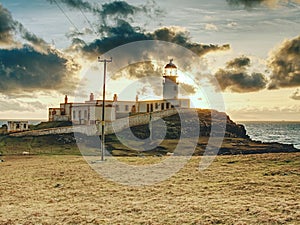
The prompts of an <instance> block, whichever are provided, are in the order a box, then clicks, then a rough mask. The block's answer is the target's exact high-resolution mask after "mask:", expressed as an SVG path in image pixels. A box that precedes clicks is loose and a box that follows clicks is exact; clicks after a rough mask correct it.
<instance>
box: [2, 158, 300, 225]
mask: <svg viewBox="0 0 300 225" xmlns="http://www.w3.org/2000/svg"><path fill="white" fill-rule="evenodd" d="M4 159H5V162H4V163H0V174H1V184H0V199H1V200H0V224H299V221H300V195H299V191H300V153H291V154H263V155H247V156H218V157H217V158H216V160H215V161H214V162H213V164H212V165H211V166H210V167H209V168H208V169H207V170H205V171H204V172H202V173H200V172H199V170H198V165H199V161H200V157H193V158H192V159H191V161H190V162H189V163H188V164H187V165H186V166H185V167H184V168H183V169H182V170H181V171H180V172H178V173H177V174H175V175H174V176H173V177H171V178H169V179H168V180H165V181H163V182H161V183H158V184H156V185H152V186H141V187H132V186H126V185H120V184H117V183H114V182H112V181H108V180H106V179H104V178H103V177H101V176H100V175H99V174H97V173H96V172H95V171H94V170H93V169H91V167H90V166H89V165H88V164H87V163H86V161H85V160H84V159H83V158H82V157H80V156H10V157H5V158H4ZM155 160H157V159H153V158H123V159H122V161H125V162H128V163H131V164H143V163H149V162H151V161H155Z"/></svg>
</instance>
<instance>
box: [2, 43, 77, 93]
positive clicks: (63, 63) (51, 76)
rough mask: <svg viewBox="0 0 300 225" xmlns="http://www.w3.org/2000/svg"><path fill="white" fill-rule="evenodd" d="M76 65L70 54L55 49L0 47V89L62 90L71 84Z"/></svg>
mask: <svg viewBox="0 0 300 225" xmlns="http://www.w3.org/2000/svg"><path fill="white" fill-rule="evenodd" d="M79 69H80V66H79V65H78V64H77V63H75V62H74V61H73V60H72V59H71V58H68V57H66V56H65V55H63V54H62V53H60V52H58V51H56V50H48V52H47V53H46V54H45V53H41V52H38V51H36V50H35V49H34V48H33V47H31V46H28V45H24V46H23V47H22V48H14V49H0V92H1V93H5V94H9V93H23V92H31V91H36V90H42V91H43V90H44V91H46V90H57V91H60V92H62V93H65V92H66V91H71V90H72V89H73V88H74V87H75V81H76V77H75V74H76V73H77V72H78V70H79Z"/></svg>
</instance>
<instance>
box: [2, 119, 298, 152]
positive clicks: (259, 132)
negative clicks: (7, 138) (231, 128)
mask: <svg viewBox="0 0 300 225" xmlns="http://www.w3.org/2000/svg"><path fill="white" fill-rule="evenodd" d="M40 122H42V121H41V120H29V124H32V125H36V124H39V123H40ZM238 123H239V124H243V125H244V126H245V128H246V130H247V134H248V135H249V136H250V138H251V139H253V140H256V141H262V142H279V143H283V144H293V145H294V146H295V148H298V149H300V121H299V122H286V121H281V122H261V121H259V122H258V121H251V122H249V121H247V122H245V121H240V122H238ZM3 124H7V120H0V127H1V126H2V125H3Z"/></svg>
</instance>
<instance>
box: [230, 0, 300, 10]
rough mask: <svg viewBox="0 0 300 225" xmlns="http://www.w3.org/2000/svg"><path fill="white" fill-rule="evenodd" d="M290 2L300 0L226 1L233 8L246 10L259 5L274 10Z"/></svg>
mask: <svg viewBox="0 0 300 225" xmlns="http://www.w3.org/2000/svg"><path fill="white" fill-rule="evenodd" d="M290 1H291V2H296V3H300V0H226V2H227V3H228V4H229V5H231V6H234V7H237V6H243V7H244V8H245V9H250V8H253V7H255V6H259V5H264V6H267V7H271V8H272V7H276V6H277V5H279V4H280V3H286V2H290Z"/></svg>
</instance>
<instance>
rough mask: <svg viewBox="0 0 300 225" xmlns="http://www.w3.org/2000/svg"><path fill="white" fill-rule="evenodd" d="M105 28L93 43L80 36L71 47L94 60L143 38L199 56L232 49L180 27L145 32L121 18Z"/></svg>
mask: <svg viewBox="0 0 300 225" xmlns="http://www.w3.org/2000/svg"><path fill="white" fill-rule="evenodd" d="M104 30H105V32H104V33H106V35H105V36H103V37H102V38H101V39H96V40H94V41H93V42H91V43H85V42H84V41H83V40H81V39H79V38H75V39H73V44H72V46H71V47H70V49H71V50H76V51H78V52H80V53H82V55H84V56H85V57H88V58H90V59H93V60H94V59H95V57H97V56H99V55H101V54H104V53H105V52H107V51H109V50H111V49H113V48H116V47H118V46H121V45H124V44H128V43H131V42H135V41H143V40H159V41H166V42H171V43H175V44H178V45H181V46H182V47H185V48H187V49H189V50H191V51H193V52H194V53H195V54H197V55H198V56H202V55H204V54H206V53H208V52H214V51H226V50H229V49H230V46H229V45H228V44H225V45H213V44H200V43H196V42H192V41H191V38H190V36H189V33H188V32H187V31H183V30H182V29H179V28H178V27H162V28H159V29H157V30H155V31H153V32H144V31H142V30H141V28H139V27H132V26H131V25H130V24H129V23H128V22H126V21H123V20H119V22H118V24H117V25H116V26H114V27H108V26H106V27H103V30H102V31H104Z"/></svg>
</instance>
